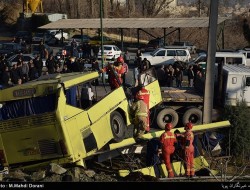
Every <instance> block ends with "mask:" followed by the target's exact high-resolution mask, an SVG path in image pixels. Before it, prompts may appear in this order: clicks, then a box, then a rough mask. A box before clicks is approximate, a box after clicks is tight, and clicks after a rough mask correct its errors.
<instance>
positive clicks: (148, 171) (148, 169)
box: [119, 166, 156, 177]
mask: <svg viewBox="0 0 250 190" xmlns="http://www.w3.org/2000/svg"><path fill="white" fill-rule="evenodd" d="M133 172H142V173H143V174H144V175H151V176H153V177H156V176H155V170H154V167H153V166H150V167H146V168H141V169H138V170H134V171H133ZM129 173H130V171H129V170H119V176H121V177H126V176H127V175H128V174H129Z"/></svg>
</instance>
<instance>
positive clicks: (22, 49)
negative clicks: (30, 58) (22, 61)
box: [0, 42, 27, 58]
mask: <svg viewBox="0 0 250 190" xmlns="http://www.w3.org/2000/svg"><path fill="white" fill-rule="evenodd" d="M26 52H27V47H26V46H22V45H21V44H19V43H14V42H7V43H1V44H0V55H1V54H3V55H5V57H6V58H8V57H10V56H12V55H14V54H18V53H26Z"/></svg>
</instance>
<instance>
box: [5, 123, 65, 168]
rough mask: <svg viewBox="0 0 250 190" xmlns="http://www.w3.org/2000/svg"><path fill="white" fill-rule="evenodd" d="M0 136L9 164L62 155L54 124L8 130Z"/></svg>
mask: <svg viewBox="0 0 250 190" xmlns="http://www.w3.org/2000/svg"><path fill="white" fill-rule="evenodd" d="M1 138H2V142H3V146H4V151H5V156H6V159H7V161H8V163H9V164H16V163H21V162H29V161H36V160H43V159H50V158H59V157H62V152H61V149H60V145H59V136H58V134H57V131H56V128H55V125H46V126H43V125H41V126H35V127H34V126H31V127H30V128H26V129H20V130H16V131H9V132H5V133H2V134H1Z"/></svg>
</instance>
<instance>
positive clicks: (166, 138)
mask: <svg viewBox="0 0 250 190" xmlns="http://www.w3.org/2000/svg"><path fill="white" fill-rule="evenodd" d="M172 127H173V126H172V124H171V123H167V124H166V125H165V132H164V133H162V135H161V136H160V142H161V147H162V149H161V150H159V152H160V151H161V152H162V157H163V160H164V163H165V165H166V168H167V171H168V177H169V178H173V177H174V172H173V169H172V166H171V156H172V154H173V153H174V151H175V146H174V145H175V143H177V140H176V137H175V134H174V133H172V132H171V131H170V130H171V129H172Z"/></svg>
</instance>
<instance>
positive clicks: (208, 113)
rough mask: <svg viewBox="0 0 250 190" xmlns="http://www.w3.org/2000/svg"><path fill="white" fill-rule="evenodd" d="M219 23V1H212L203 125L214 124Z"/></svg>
mask: <svg viewBox="0 0 250 190" xmlns="http://www.w3.org/2000/svg"><path fill="white" fill-rule="evenodd" d="M217 22H218V1H215V0H210V15H209V32H208V48H207V50H208V51H207V66H206V79H205V93H204V107H203V121H202V122H203V124H206V123H211V122H212V111H213V98H214V73H215V52H216V32H217Z"/></svg>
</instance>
